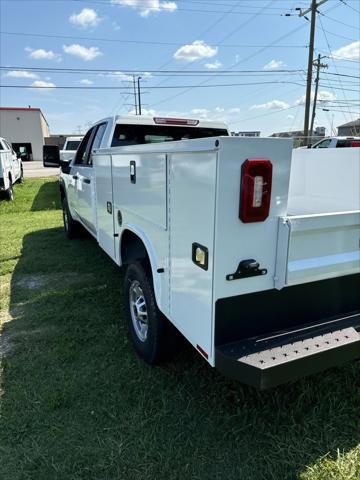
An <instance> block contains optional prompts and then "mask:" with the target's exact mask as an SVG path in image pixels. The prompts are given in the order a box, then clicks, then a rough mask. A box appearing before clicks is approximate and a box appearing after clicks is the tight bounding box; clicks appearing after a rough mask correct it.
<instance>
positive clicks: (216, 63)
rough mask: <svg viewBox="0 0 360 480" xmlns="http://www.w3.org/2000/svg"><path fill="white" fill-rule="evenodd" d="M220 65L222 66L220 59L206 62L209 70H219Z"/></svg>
mask: <svg viewBox="0 0 360 480" xmlns="http://www.w3.org/2000/svg"><path fill="white" fill-rule="evenodd" d="M220 67H222V63H221V62H219V60H215V61H214V62H212V63H205V68H207V69H208V70H218V69H219V68H220Z"/></svg>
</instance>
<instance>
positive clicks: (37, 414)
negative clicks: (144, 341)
mask: <svg viewBox="0 0 360 480" xmlns="http://www.w3.org/2000/svg"><path fill="white" fill-rule="evenodd" d="M15 195H16V199H15V202H13V203H8V202H6V201H2V202H1V205H0V216H1V219H0V221H1V232H0V235H1V239H0V241H1V243H0V245H1V252H0V254H1V256H0V272H1V274H2V280H1V302H2V310H1V317H0V321H1V322H2V336H1V344H0V346H1V351H2V353H3V356H2V367H1V368H0V371H1V373H0V376H1V393H0V479H1V480H20V479H21V480H23V479H24V480H26V479H34V480H53V479H54V480H68V479H73V480H80V479H84V480H95V479H96V480H105V479H107V480H114V479H124V480H143V479H149V480H153V479H154V480H158V479H166V480H175V479H179V480H180V479H181V480H184V479H185V480H186V479H191V480H213V479H219V480H235V479H236V480H243V479H244V480H262V479H264V480H268V479H270V480H271V479H273V480H287V479H289V480H293V479H301V480H333V479H336V480H338V479H339V480H345V479H346V480H350V479H359V478H360V466H359V465H360V446H359V437H360V422H359V406H360V402H359V399H360V389H359V374H360V368H359V364H356V363H352V364H348V365H346V366H344V367H342V368H339V369H333V370H330V371H327V372H324V373H322V374H319V375H316V376H312V377H310V378H306V379H304V380H302V381H299V382H296V383H294V384H291V385H285V386H282V387H279V388H276V389H273V390H270V391H266V392H261V393H260V392H257V391H255V390H253V389H251V388H248V387H245V386H243V385H241V384H240V383H237V382H232V381H229V380H227V379H225V378H224V377H222V376H221V375H220V374H218V373H217V372H216V371H215V370H213V369H211V367H209V366H208V365H207V364H206V362H204V361H203V360H202V358H200V356H199V355H198V354H197V353H196V352H194V351H193V350H192V348H190V347H185V348H184V350H183V351H182V352H181V353H180V354H179V356H178V358H177V359H176V361H174V362H173V363H170V364H167V365H164V366H159V367H152V368H151V367H149V366H147V365H145V364H144V363H142V362H141V361H140V360H139V359H138V358H137V357H136V356H135V354H134V352H133V350H132V347H131V345H130V344H129V342H128V340H127V336H126V333H125V331H124V326H123V320H122V310H121V284H122V272H121V271H120V270H119V269H118V268H117V267H116V265H114V264H113V263H112V262H111V260H110V259H109V258H108V257H107V256H106V255H105V254H104V253H103V252H102V251H101V250H100V249H99V248H98V247H97V245H96V242H95V241H94V240H92V239H91V238H88V237H84V238H82V239H79V240H74V241H69V240H67V239H66V238H65V236H64V233H63V231H62V226H61V212H60V210H59V201H58V186H57V183H56V181H55V180H53V179H36V180H26V182H25V184H24V185H19V186H16V188H15Z"/></svg>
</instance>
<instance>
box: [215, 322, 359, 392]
mask: <svg viewBox="0 0 360 480" xmlns="http://www.w3.org/2000/svg"><path fill="white" fill-rule="evenodd" d="M359 329H360V314H355V315H350V316H347V317H344V318H341V319H339V318H338V319H335V320H330V321H327V322H324V323H321V324H318V323H317V324H315V325H314V324H313V325H306V326H303V327H300V328H297V329H293V330H291V331H282V332H274V333H272V334H271V336H270V335H267V336H266V337H265V336H261V337H254V338H250V339H246V340H242V341H239V342H235V343H229V344H227V345H220V346H217V347H216V356H215V367H216V368H217V369H218V370H220V371H221V372H222V373H224V374H225V375H227V376H229V377H232V378H235V379H237V380H240V381H241V382H243V383H246V384H248V385H253V386H255V387H257V388H259V389H265V388H269V387H274V386H276V385H280V384H282V383H285V382H288V381H291V380H295V379H298V378H300V377H303V376H305V375H309V374H312V373H316V372H319V371H321V370H325V369H326V368H330V367H334V366H336V365H340V364H342V363H344V362H347V361H349V360H354V359H356V358H360V333H359V331H358V330H359Z"/></svg>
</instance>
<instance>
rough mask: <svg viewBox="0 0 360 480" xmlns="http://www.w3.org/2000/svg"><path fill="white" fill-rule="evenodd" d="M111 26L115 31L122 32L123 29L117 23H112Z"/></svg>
mask: <svg viewBox="0 0 360 480" xmlns="http://www.w3.org/2000/svg"><path fill="white" fill-rule="evenodd" d="M111 26H112V27H113V29H114V30H115V31H118V30H121V27H120V25H119V24H118V23H117V22H111Z"/></svg>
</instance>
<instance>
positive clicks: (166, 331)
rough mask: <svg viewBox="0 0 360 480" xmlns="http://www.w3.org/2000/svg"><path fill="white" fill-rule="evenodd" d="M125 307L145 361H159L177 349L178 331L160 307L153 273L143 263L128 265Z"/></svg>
mask: <svg viewBox="0 0 360 480" xmlns="http://www.w3.org/2000/svg"><path fill="white" fill-rule="evenodd" d="M124 308H125V317H126V323H127V326H128V330H129V333H130V337H131V341H132V343H133V346H134V348H135V350H136V352H137V354H138V355H139V356H140V357H141V358H142V359H143V360H145V362H147V363H149V364H156V363H159V362H161V361H164V360H168V359H169V358H170V357H171V356H173V354H175V353H176V351H177V345H178V337H179V333H178V332H177V331H176V329H175V327H174V326H173V325H172V324H171V323H170V322H169V320H168V319H167V318H166V317H165V316H164V315H163V314H162V313H161V312H160V310H159V309H158V308H157V305H156V300H155V294H154V289H153V285H152V278H151V274H150V272H149V271H148V269H146V268H145V267H144V265H143V264H141V263H132V264H130V265H129V266H128V268H127V271H126V274H125V280H124Z"/></svg>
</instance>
